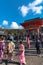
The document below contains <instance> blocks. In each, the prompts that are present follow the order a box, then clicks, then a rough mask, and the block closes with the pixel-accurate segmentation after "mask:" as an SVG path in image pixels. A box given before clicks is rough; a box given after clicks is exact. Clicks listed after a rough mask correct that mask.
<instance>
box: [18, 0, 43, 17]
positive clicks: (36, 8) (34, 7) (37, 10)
mask: <svg viewBox="0 0 43 65" xmlns="http://www.w3.org/2000/svg"><path fill="white" fill-rule="evenodd" d="M41 3H43V0H35V1H33V2H32V3H29V4H28V5H27V6H25V5H22V6H21V7H20V8H19V10H20V11H21V13H22V16H23V17H25V16H26V15H27V14H28V13H29V11H30V10H31V11H32V12H33V13H34V14H41V13H42V12H41V11H42V9H43V6H42V5H41Z"/></svg>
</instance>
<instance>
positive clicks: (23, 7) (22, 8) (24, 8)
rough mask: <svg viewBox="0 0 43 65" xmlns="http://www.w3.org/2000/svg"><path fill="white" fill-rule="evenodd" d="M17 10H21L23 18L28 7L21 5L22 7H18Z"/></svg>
mask: <svg viewBox="0 0 43 65" xmlns="http://www.w3.org/2000/svg"><path fill="white" fill-rule="evenodd" d="M19 9H20V10H21V12H22V15H23V17H24V16H26V15H27V13H28V7H26V6H24V5H23V6H22V7H19Z"/></svg>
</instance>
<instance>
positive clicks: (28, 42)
mask: <svg viewBox="0 0 43 65" xmlns="http://www.w3.org/2000/svg"><path fill="white" fill-rule="evenodd" d="M27 45H28V48H30V39H29V37H27Z"/></svg>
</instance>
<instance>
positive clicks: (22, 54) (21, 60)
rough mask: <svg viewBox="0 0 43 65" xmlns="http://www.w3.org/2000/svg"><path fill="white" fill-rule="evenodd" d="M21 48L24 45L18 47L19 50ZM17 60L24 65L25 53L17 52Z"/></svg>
mask: <svg viewBox="0 0 43 65" xmlns="http://www.w3.org/2000/svg"><path fill="white" fill-rule="evenodd" d="M23 47H24V45H23V44H21V45H20V46H19V49H21V48H22V49H23ZM19 60H20V63H21V64H23V63H24V64H26V62H25V51H19Z"/></svg>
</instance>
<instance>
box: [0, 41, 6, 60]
mask: <svg viewBox="0 0 43 65" xmlns="http://www.w3.org/2000/svg"><path fill="white" fill-rule="evenodd" d="M4 50H5V43H4V42H3V41H0V60H1V59H3V57H4Z"/></svg>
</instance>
